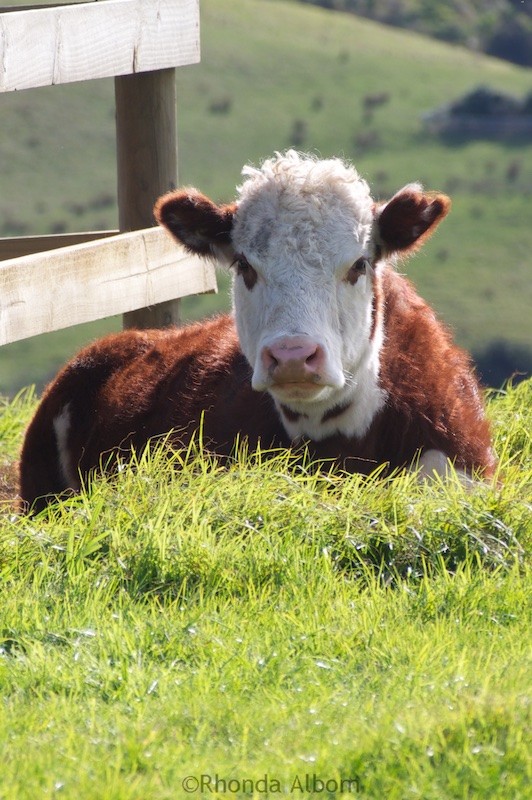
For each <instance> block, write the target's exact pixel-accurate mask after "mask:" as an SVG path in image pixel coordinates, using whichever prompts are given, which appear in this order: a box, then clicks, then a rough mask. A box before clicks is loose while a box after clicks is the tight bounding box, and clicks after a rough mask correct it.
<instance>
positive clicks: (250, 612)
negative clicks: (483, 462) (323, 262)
mask: <svg viewBox="0 0 532 800" xmlns="http://www.w3.org/2000/svg"><path fill="white" fill-rule="evenodd" d="M34 406H35V400H34V399H33V397H32V396H31V394H28V393H23V394H21V395H20V396H19V397H18V398H17V399H15V400H14V401H13V402H11V403H7V402H5V403H4V404H3V405H2V408H1V410H0V486H1V485H2V479H3V480H4V490H5V487H6V486H8V485H9V484H10V481H11V480H12V472H13V469H12V467H13V462H14V460H15V458H16V456H17V453H18V452H19V448H20V442H21V437H22V431H23V428H24V425H25V423H26V421H27V420H28V419H29V416H30V414H31V413H32V410H33V408H34ZM531 408H532V382H525V383H522V384H521V385H520V386H518V387H517V388H511V387H510V388H509V389H508V391H506V392H504V393H499V394H498V395H496V396H493V397H492V399H491V400H490V403H489V414H490V417H491V419H492V420H493V427H494V436H495V445H496V449H497V452H498V454H499V457H500V460H501V464H500V473H499V475H498V482H497V483H495V484H493V485H482V484H479V485H476V486H474V487H472V488H469V489H465V488H464V487H463V486H461V485H460V484H459V483H458V482H457V481H454V480H450V481H449V482H448V483H446V484H440V483H438V482H436V483H433V484H429V485H425V484H419V483H417V482H416V480H415V478H414V477H413V476H405V475H403V476H398V477H396V478H395V479H392V480H380V479H379V478H378V477H376V478H375V479H373V478H370V479H369V480H366V479H362V478H360V477H359V476H342V475H338V474H334V473H330V474H329V473H327V471H326V470H322V471H321V472H319V471H316V470H315V469H312V468H311V467H310V465H305V464H303V465H301V464H299V465H297V464H295V463H291V460H290V457H289V455H287V454H286V453H278V454H274V455H273V457H271V458H269V459H267V458H266V457H265V455H264V454H263V455H262V456H261V455H259V456H255V457H251V458H249V457H246V453H245V451H242V453H241V454H240V456H239V457H237V458H236V459H235V462H234V463H233V464H232V465H231V466H230V467H229V468H226V469H221V468H220V467H218V466H217V465H216V463H215V462H213V461H212V460H210V459H209V458H208V457H207V456H206V455H205V454H202V453H201V451H200V450H198V452H189V453H188V454H180V453H177V454H175V455H173V456H172V457H171V458H169V457H168V455H167V454H164V453H163V452H162V451H158V452H155V453H152V454H151V455H146V456H144V457H142V458H140V459H136V460H135V461H134V462H133V464H132V465H131V466H130V467H127V468H125V469H124V470H123V471H121V472H120V474H118V475H117V476H116V477H115V478H113V479H112V480H97V481H95V482H94V484H93V485H92V487H91V488H90V490H89V491H87V492H84V493H83V494H82V495H81V496H80V497H78V498H75V499H72V500H71V501H67V502H65V503H64V504H59V505H58V506H57V507H55V508H53V509H52V511H51V512H50V513H49V514H41V515H39V516H36V517H34V518H33V519H27V518H20V517H18V516H17V515H16V514H15V513H14V511H13V508H12V506H11V504H10V503H9V502H8V496H9V492H7V491H4V497H5V498H6V499H5V502H4V504H3V505H0V576H1V582H2V590H3V601H2V607H1V610H0V692H1V697H2V715H1V716H0V747H1V752H2V766H1V776H2V780H1V782H0V797H2V798H6V800H7V799H9V800H14V799H15V798H16V799H19V798H20V800H22V799H23V798H28V799H30V798H31V800H34V798H37V797H38V798H43V799H44V798H65V799H66V798H72V800H74V799H75V800H83V799H84V798H86V799H87V800H98V798H101V799H102V800H104V798H105V800H126V799H127V800H164V798H168V800H174V799H175V798H180V799H181V798H185V797H187V796H190V797H197V798H199V797H217V798H227V797H239V798H244V797H252V798H256V799H257V800H258V799H259V798H264V797H276V796H284V797H316V798H317V797H328V798H340V797H343V798H347V797H360V798H375V799H376V800H382V798H387V800H404V798H420V800H446V799H447V798H449V799H450V798H453V800H454V799H455V798H456V800H458V799H459V798H460V799H462V798H478V800H484V799H485V798H487V797H489V798H495V799H496V800H508V798H512V800H525V798H527V797H529V788H530V778H531V777H532V776H531V761H530V747H529V745H530V742H529V734H530V721H531V720H530V674H531V673H530V670H531V666H532V664H531V659H530V641H531V638H532V626H531V618H530V599H531V592H530V589H531V584H530V562H529V553H530V545H531V538H532V459H531V443H530V430H531V428H532V414H531ZM11 488H12V487H11ZM265 787H269V788H268V791H267V790H266V788H265ZM323 787H325V788H323ZM327 787H328V788H327Z"/></svg>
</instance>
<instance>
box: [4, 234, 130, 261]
mask: <svg viewBox="0 0 532 800" xmlns="http://www.w3.org/2000/svg"><path fill="white" fill-rule="evenodd" d="M117 233H118V231H85V232H82V233H53V234H50V235H49V236H5V237H4V238H2V239H0V261H5V260H6V258H20V257H21V256H29V255H30V254H31V253H42V252H44V251H45V250H57V248H59V247H71V246H72V245H74V244H83V243H84V242H93V241H94V240H95V239H105V238H106V237H107V236H116V234H117Z"/></svg>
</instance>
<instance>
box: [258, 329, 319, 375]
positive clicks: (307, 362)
mask: <svg viewBox="0 0 532 800" xmlns="http://www.w3.org/2000/svg"><path fill="white" fill-rule="evenodd" d="M261 355H262V363H263V365H264V367H265V368H266V369H267V370H268V372H270V373H274V374H275V372H276V371H277V372H279V373H283V372H284V369H285V367H286V366H287V365H290V366H291V367H294V368H296V369H297V371H300V372H301V374H302V375H304V374H305V375H313V374H316V373H318V372H319V371H320V369H321V368H322V366H323V364H324V360H325V353H324V351H323V348H322V347H321V346H320V345H319V344H318V343H317V342H315V341H313V340H312V339H310V338H309V337H308V336H285V337H283V338H282V339H278V340H277V341H275V342H272V344H270V345H269V346H268V347H265V348H264V349H263V350H262V354H261Z"/></svg>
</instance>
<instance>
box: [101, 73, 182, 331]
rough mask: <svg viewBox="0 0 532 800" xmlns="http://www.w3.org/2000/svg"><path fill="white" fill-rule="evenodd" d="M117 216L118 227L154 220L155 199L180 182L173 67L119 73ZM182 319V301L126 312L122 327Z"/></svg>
mask: <svg viewBox="0 0 532 800" xmlns="http://www.w3.org/2000/svg"><path fill="white" fill-rule="evenodd" d="M115 99H116V147H117V181H118V218H119V227H120V231H122V232H126V231H133V230H138V229H141V228H147V227H150V226H151V225H153V223H154V220H153V213H152V211H153V205H154V203H155V200H156V199H157V198H158V197H159V196H160V195H161V194H164V192H167V191H169V190H170V189H174V188H175V187H176V185H177V119H176V75H175V69H163V70H156V71H153V72H143V73H137V74H133V75H123V76H120V77H116V78H115ZM178 323H179V301H178V300H171V301H169V302H166V303H159V304H157V305H154V306H152V307H151V308H143V309H139V310H138V311H130V312H128V313H126V314H124V315H123V326H124V328H162V327H167V326H168V325H176V324H178Z"/></svg>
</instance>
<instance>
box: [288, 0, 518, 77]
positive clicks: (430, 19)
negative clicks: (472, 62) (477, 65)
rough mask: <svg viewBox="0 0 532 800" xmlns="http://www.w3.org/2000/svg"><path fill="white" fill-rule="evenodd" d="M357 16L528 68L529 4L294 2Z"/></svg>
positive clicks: (481, 0)
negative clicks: (432, 37) (406, 29)
mask: <svg viewBox="0 0 532 800" xmlns="http://www.w3.org/2000/svg"><path fill="white" fill-rule="evenodd" d="M294 1H295V2H299V3H308V4H311V5H315V6H321V7H322V8H329V9H334V10H336V11H347V12H350V13H352V14H358V15H360V16H363V17H368V18H369V19H374V20H376V21H377V22H382V23H384V24H386V25H393V26H397V27H400V28H408V29H409V30H414V31H417V32H418V33H424V34H426V35H427V36H435V37H436V38H438V39H442V40H443V41H446V42H452V43H453V44H460V45H463V46H464V47H469V48H470V49H471V50H479V51H482V52H485V53H488V54H489V55H493V56H496V57H497V58H504V59H507V60H508V61H512V62H513V63H515V64H521V65H523V66H529V67H530V66H532V4H531V3H530V0H447V2H445V3H442V2H441V0H294Z"/></svg>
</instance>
